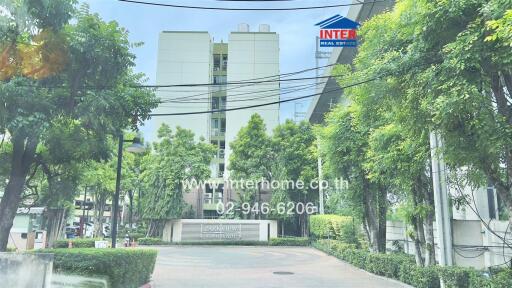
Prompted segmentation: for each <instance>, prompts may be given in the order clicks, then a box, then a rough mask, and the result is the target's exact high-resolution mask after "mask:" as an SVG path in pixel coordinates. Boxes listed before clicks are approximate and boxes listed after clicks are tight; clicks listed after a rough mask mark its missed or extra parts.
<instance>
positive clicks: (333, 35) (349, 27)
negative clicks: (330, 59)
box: [315, 15, 359, 47]
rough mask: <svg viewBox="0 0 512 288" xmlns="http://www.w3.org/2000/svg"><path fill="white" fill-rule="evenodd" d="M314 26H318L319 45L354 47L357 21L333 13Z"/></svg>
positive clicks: (355, 44)
mask: <svg viewBox="0 0 512 288" xmlns="http://www.w3.org/2000/svg"><path fill="white" fill-rule="evenodd" d="M315 26H320V47H355V46H357V35H356V30H357V28H358V27H359V23H357V22H355V21H352V20H350V19H348V18H346V17H343V16H340V15H335V16H332V17H331V18H329V19H326V20H324V21H322V22H318V23H316V24H315Z"/></svg>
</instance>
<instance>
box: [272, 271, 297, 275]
mask: <svg viewBox="0 0 512 288" xmlns="http://www.w3.org/2000/svg"><path fill="white" fill-rule="evenodd" d="M274 274H276V275H293V274H294V273H293V272H288V271H275V272H274Z"/></svg>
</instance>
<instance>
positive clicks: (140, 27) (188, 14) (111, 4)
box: [82, 0, 351, 135]
mask: <svg viewBox="0 0 512 288" xmlns="http://www.w3.org/2000/svg"><path fill="white" fill-rule="evenodd" d="M148 1H150V0H148ZM82 2H86V3H88V4H89V5H90V9H91V11H92V12H95V13H98V14H99V15H100V16H101V17H102V18H103V19H104V20H106V21H110V20H115V21H117V22H118V23H119V24H120V25H121V26H122V27H125V28H126V29H128V31H129V32H130V40H131V41H133V42H140V41H142V42H144V46H142V47H140V48H134V49H133V52H134V53H135V54H136V55H137V60H136V64H137V66H136V71H137V72H144V73H145V74H146V75H147V76H148V77H149V79H150V80H149V83H148V84H154V81H155V76H156V75H155V74H156V57H157V45H158V34H159V33H160V32H161V31H163V30H184V31H208V32H209V33H210V35H211V36H212V37H213V38H214V40H215V42H220V40H224V41H225V42H227V40H228V34H229V33H230V32H232V31H236V29H237V27H238V24H239V23H247V24H249V25H250V29H251V31H257V29H258V26H259V24H269V25H270V29H271V31H272V32H277V33H278V34H279V39H280V73H288V72H294V71H298V70H303V69H306V68H312V67H315V58H314V53H315V36H316V35H317V34H318V27H316V26H314V25H315V23H318V22H320V21H322V20H324V19H326V18H329V17H331V16H333V15H335V14H340V15H342V16H345V15H346V12H347V11H348V7H339V8H326V9H319V10H301V11H271V12H269V11H264V12H256V11H250V12H248V11H247V12H246V11H212V10H192V9H180V8H169V7H155V6H146V5H139V4H132V3H126V2H119V1H116V0H82ZM153 2H160V3H173V4H183V5H194V6H224V7H242V6H243V7H265V8H269V7H298V6H318V5H329V4H343V3H350V2H351V1H350V0H336V1H329V0H325V1H318V0H299V1H284V2H274V3H268V4H255V3H246V2H244V3H233V2H221V1H214V0H181V1H170V0H155V1H153ZM310 76H314V73H310V74H301V75H298V76H297V77H310ZM312 93H314V91H313V90H307V91H302V92H300V93H299V94H296V95H292V94H287V95H286V97H291V96H301V95H307V94H312ZM283 97H284V96H283ZM301 103H303V104H302V107H298V109H301V110H302V111H305V110H307V105H308V104H309V100H302V101H301ZM294 110H295V104H294V103H285V104H282V105H281V111H280V119H281V122H282V121H284V119H287V118H293V114H294ZM146 126H147V127H144V128H143V129H142V130H143V132H144V133H145V134H146V135H147V134H148V133H150V134H152V133H151V132H153V131H152V130H154V129H153V127H151V123H149V124H148V125H146Z"/></svg>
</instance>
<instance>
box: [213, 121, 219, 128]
mask: <svg viewBox="0 0 512 288" xmlns="http://www.w3.org/2000/svg"><path fill="white" fill-rule="evenodd" d="M212 128H213V129H219V119H212Z"/></svg>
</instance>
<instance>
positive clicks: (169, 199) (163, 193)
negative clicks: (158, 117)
mask: <svg viewBox="0 0 512 288" xmlns="http://www.w3.org/2000/svg"><path fill="white" fill-rule="evenodd" d="M158 139H159V142H156V143H154V144H153V146H154V147H153V149H154V151H153V153H150V154H148V155H146V156H145V157H144V159H143V161H142V174H141V180H142V183H143V185H144V198H143V207H144V211H143V215H142V216H143V217H144V219H147V220H149V221H150V225H149V228H148V235H150V236H159V235H161V233H162V229H163V224H164V221H165V220H168V219H177V218H181V217H182V215H183V213H184V211H185V206H186V205H185V202H184V201H183V194H184V193H187V192H189V191H188V190H186V189H190V187H185V185H183V183H184V182H185V181H188V183H191V182H192V181H194V180H195V181H196V182H200V181H204V180H206V179H208V178H209V177H210V174H211V171H210V162H211V160H212V159H213V156H214V154H215V148H214V147H213V146H212V145H211V144H209V143H206V142H204V139H201V140H200V141H199V142H196V141H195V140H194V133H192V131H190V130H186V129H182V128H180V127H177V129H176V132H174V133H173V131H171V129H170V128H169V126H168V125H166V124H162V126H161V127H160V128H159V129H158Z"/></svg>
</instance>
